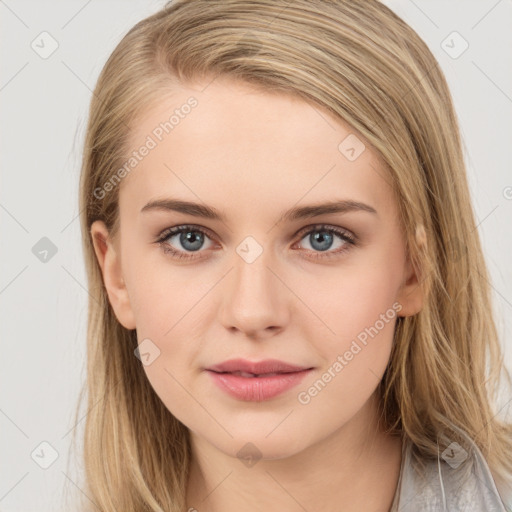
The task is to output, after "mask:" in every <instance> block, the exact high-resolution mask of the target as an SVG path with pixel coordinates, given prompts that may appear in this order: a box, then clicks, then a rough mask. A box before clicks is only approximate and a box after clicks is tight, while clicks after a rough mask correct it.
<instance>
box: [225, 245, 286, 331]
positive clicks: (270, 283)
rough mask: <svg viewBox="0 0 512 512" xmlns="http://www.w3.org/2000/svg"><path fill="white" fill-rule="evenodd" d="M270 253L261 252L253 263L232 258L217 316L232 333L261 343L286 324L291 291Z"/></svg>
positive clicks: (237, 257)
mask: <svg viewBox="0 0 512 512" xmlns="http://www.w3.org/2000/svg"><path fill="white" fill-rule="evenodd" d="M269 253H270V251H263V252H262V253H261V254H260V255H259V256H258V257H257V258H256V259H255V260H254V261H252V262H248V261H250V260H248V261H246V260H245V259H244V258H243V257H240V256H239V255H238V254H235V255H234V258H233V265H234V268H233V269H232V270H231V272H229V275H228V276H226V283H225V286H224V288H223V290H222V293H223V295H224V297H223V300H222V303H221V304H222V305H221V308H220V312H219V315H220V321H221V323H222V325H224V327H225V328H226V329H228V330H229V331H232V332H233V333H236V332H239V333H243V334H245V335H246V336H247V337H251V338H261V339H263V338H267V337H270V336H274V335H275V334H277V333H278V332H280V331H281V330H282V329H283V328H284V327H285V326H286V324H287V322H288V321H289V315H290V309H289V304H288V301H290V291H289V289H288V288H287V287H286V286H285V284H284V283H283V282H282V278H280V277H279V273H280V272H279V271H278V269H277V268H276V265H275V262H273V260H272V258H271V255H270V254H269Z"/></svg>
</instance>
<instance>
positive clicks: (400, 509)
mask: <svg viewBox="0 0 512 512" xmlns="http://www.w3.org/2000/svg"><path fill="white" fill-rule="evenodd" d="M463 445H464V446H461V445H460V444H458V443H456V442H453V443H451V444H450V445H448V448H446V450H444V451H443V452H441V453H439V456H438V459H437V460H430V461H425V460H421V458H420V457H418V456H416V452H415V451H414V449H413V444H412V443H411V441H410V440H407V441H405V442H404V444H403V450H402V465H401V469H400V477H399V480H398V486H397V490H396V493H395V498H394V501H393V505H392V507H391V512H459V511H460V512H462V511H463V512H512V483H511V482H508V483H507V484H501V487H500V489H499V490H498V488H497V486H496V483H495V481H494V479H493V477H492V475H491V472H490V469H489V466H488V465H487V462H486V461H485V459H484V457H483V456H482V453H481V452H480V450H479V449H478V447H477V446H476V445H475V444H474V442H473V441H472V440H471V439H470V438H469V437H468V436H467V435H466V436H465V441H464V442H463Z"/></svg>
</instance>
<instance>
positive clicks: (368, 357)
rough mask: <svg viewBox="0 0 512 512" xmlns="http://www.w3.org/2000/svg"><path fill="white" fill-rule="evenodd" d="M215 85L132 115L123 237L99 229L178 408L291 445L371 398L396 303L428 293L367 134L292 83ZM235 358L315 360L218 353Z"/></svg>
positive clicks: (260, 440) (162, 393)
mask: <svg viewBox="0 0 512 512" xmlns="http://www.w3.org/2000/svg"><path fill="white" fill-rule="evenodd" d="M205 86H206V83H204V84H200V85H194V86H193V85H188V86H180V87H179V88H178V87H175V88H173V90H172V92H170V93H169V96H167V97H165V98H162V100H161V102H159V103H158V105H157V106H155V107H154V108H152V109H151V110H150V111H148V112H147V114H146V116H145V117H144V118H143V119H141V120H140V121H139V122H138V123H137V125H136V126H135V127H134V128H133V132H132V138H131V148H132V151H136V152H137V155H138V156H135V158H137V161H136V163H135V161H133V162H132V164H133V168H132V169H131V170H130V171H129V173H127V176H125V177H124V178H123V181H122V182H121V185H120V187H121V188H120V199H119V211H120V237H119V238H118V239H116V240H115V242H113V243H110V242H109V243H108V244H103V243H102V242H101V240H102V239H105V240H108V232H107V231H106V229H105V226H104V225H103V223H101V222H99V221H98V222H95V223H94V224H93V226H92V228H91V234H92V236H93V240H94V243H95V250H96V254H97V257H98V260H99V262H100V265H101V268H102V271H103V277H104V280H105V285H106V288H107V291H108V294H109V299H110V302H111V304H112V306H113V309H114V311H115V314H116V316H117V318H118V320H119V321H120V322H121V324H123V325H124V326H125V327H126V328H128V329H136V330H137V337H138V342H139V344H141V345H140V346H141V353H142V354H144V355H143V360H144V371H145V372H146V375H147V378H148V380H149V382H150V383H151V385H152V387H153V388H154V390H155V392H156V393H157V395H158V396H159V397H160V399H161V400H162V402H163V403H164V404H165V405H166V407H167V408H168V409H169V411H171V413H172V414H173V415H175V416H176V417H177V418H178V419H179V420H180V421H181V422H182V423H184V424H185V425H186V426H187V427H188V428H189V429H190V431H191V432H192V434H193V435H195V436H196V437H197V439H201V440H203V442H206V443H209V444H210V445H213V446H215V447H216V448H217V449H219V450H221V451H222V452H224V453H226V454H230V455H233V456H236V454H237V452H238V451H239V450H240V448H241V447H242V446H244V445H245V444H246V443H248V442H251V443H252V444H253V445H255V446H256V447H257V449H258V450H259V451H260V452H261V454H262V456H263V457H266V458H281V457H286V456H289V455H292V454H294V453H298V452H300V451H301V450H304V449H306V448H307V447H308V446H311V445H313V444H314V443H317V442H318V441H320V440H322V439H324V438H326V437H327V436H330V435H332V434H333V433H335V432H337V431H339V430H340V429H342V428H344V427H346V426H347V425H349V424H350V422H351V420H352V419H353V418H355V417H356V415H357V414H358V412H359V411H361V410H363V408H364V406H365V404H368V403H369V402H370V400H369V399H370V398H371V397H372V395H373V394H374V392H375V389H376V387H377V385H378V383H379V381H380V379H381V377H382V375H383V373H384V370H385V368H386V366H387V363H388V360H389V356H390V350H391V347H392V343H393V330H394V326H395V322H396V318H397V317H398V316H407V315H412V314H415V313H416V312H417V311H418V310H419V309H420V307H421V298H420V297H419V295H418V286H417V281H416V277H415V275H414V272H413V271H412V269H411V265H410V264H409V262H408V260H407V258H406V252H405V243H404V236H403V234H402V231H401V227H400V223H399V219H398V208H397V202H396V198H395V196H394V194H393V190H392V188H391V186H390V178H389V175H388V174H387V173H386V169H385V167H384V165H383V162H382V161H381V160H380V159H379V156H378V155H377V154H376V152H375V151H374V150H373V149H372V148H371V147H370V146H369V144H368V143H367V142H366V141H365V140H364V139H363V137H362V136H360V135H359V134H358V133H357V132H356V131H355V130H354V129H353V128H351V127H350V126H349V125H347V124H345V123H344V122H341V121H340V120H338V119H336V118H334V117H333V116H331V115H330V114H329V113H328V112H327V111H325V110H323V109H322V108H321V107H319V106H318V105H313V104H309V103H306V102H305V101H303V100H301V99H298V98H296V97H292V96H287V95H281V94H273V93H268V92H261V91H257V90H254V89H252V88H251V87H250V86H248V85H246V84H241V83H238V82H233V81H230V80H228V79H219V78H218V79H216V80H215V81H213V82H212V83H211V84H210V85H208V86H207V87H206V88H205ZM203 89H204V90H203ZM191 97H193V98H194V100H189V98H191ZM187 102H188V103H187ZM187 104H188V105H189V106H190V107H185V105H187ZM173 113H174V118H171V116H172V115H173ZM170 118H171V122H170V123H171V124H169V119H170ZM166 122H167V125H166V124H165V123H166ZM347 137H348V138H347ZM363 144H364V146H363ZM143 146H145V147H146V148H149V149H147V150H143V149H141V148H142V147H143ZM128 158H129V156H128V157H127V160H128ZM171 200H174V201H182V202H190V203H196V204H198V205H199V206H198V207H190V206H188V207H187V208H179V207H178V206H179V205H177V203H171ZM155 202H157V203H155ZM151 203H153V206H151ZM155 204H156V205H159V206H155ZM327 204H329V205H331V207H330V208H312V206H313V205H314V206H316V207H318V206H322V205H324V206H325V205H327ZM333 205H335V206H334V207H333ZM182 206H183V204H182ZM205 212H209V213H210V215H204V213H205ZM213 214H215V215H213ZM169 229H172V230H173V231H171V232H169ZM179 229H181V231H179ZM134 357H135V355H134ZM232 359H244V360H246V361H247V362H249V363H254V362H260V361H262V360H268V359H274V360H279V361H281V362H284V363H288V364H290V365H295V366H297V367H299V368H302V369H303V371H296V372H291V373H289V374H288V375H283V373H282V371H283V368H281V369H280V368H279V367H277V368H275V367H269V368H265V369H264V368H259V370H260V371H261V373H267V372H269V371H270V372H271V373H278V375H274V376H265V377H249V376H242V375H239V376H237V375H235V374H233V373H229V374H224V375H223V376H221V374H220V373H215V372H213V371H211V370H208V369H209V368H212V366H214V365H218V364H220V363H223V362H225V361H228V360H232ZM235 366H236V365H235ZM246 370H247V368H246ZM253 370H254V372H255V373H259V372H257V371H256V370H258V369H254V368H253ZM263 370H265V371H263ZM228 371H231V372H234V371H235V369H234V368H230V369H228ZM244 375H245V374H244ZM251 380H252V382H251ZM291 411H293V414H291ZM269 433H270V434H269Z"/></svg>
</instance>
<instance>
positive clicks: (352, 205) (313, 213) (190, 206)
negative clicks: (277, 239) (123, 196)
mask: <svg viewBox="0 0 512 512" xmlns="http://www.w3.org/2000/svg"><path fill="white" fill-rule="evenodd" d="M152 210H157V211H174V212H178V213H183V214H186V215H193V216H194V217H203V218H206V219H212V220H219V221H222V222H226V216H225V215H224V214H223V213H222V212H220V211H219V210H217V209H215V208H213V207H211V206H208V205H205V204H199V203H193V202H190V201H182V200H179V199H172V198H168V199H156V200H154V201H150V202H149V203H147V204H146V205H145V206H144V207H143V208H142V209H141V213H144V212H148V211H152ZM354 211H361V212H368V213H372V214H374V215H378V213H377V211H376V210H375V208H373V207H372V206H370V205H368V204H365V203H361V202H359V201H352V200H349V199H343V200H335V201H329V202H324V203H320V204H312V205H308V206H298V207H295V208H292V209H290V210H288V211H286V212H284V213H282V214H281V217H280V221H279V222H282V221H288V222H291V221H296V220H301V219H309V218H311V217H318V216H320V215H325V214H329V213H347V212H354Z"/></svg>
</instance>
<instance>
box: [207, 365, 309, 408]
mask: <svg viewBox="0 0 512 512" xmlns="http://www.w3.org/2000/svg"><path fill="white" fill-rule="evenodd" d="M207 371H208V373H209V374H210V375H211V376H212V378H213V380H214V382H215V384H217V386H219V387H220V388H221V389H222V390H223V391H225V392H226V393H228V394H229V395H231V396H233V397H234V398H238V399H239V400H246V401H251V402H262V401H264V400H269V399H271V398H273V397H275V396H277V395H280V394H281V393H284V392H285V391H287V390H288V389H291V388H293V387H294V386H296V385H297V384H299V382H300V381H301V380H302V379H303V378H304V377H305V376H306V375H307V374H308V373H309V372H310V371H311V369H309V370H302V371H299V372H290V373H281V374H278V375H272V376H270V377H241V376H240V375H233V374H232V373H217V372H214V371H211V370H207Z"/></svg>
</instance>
